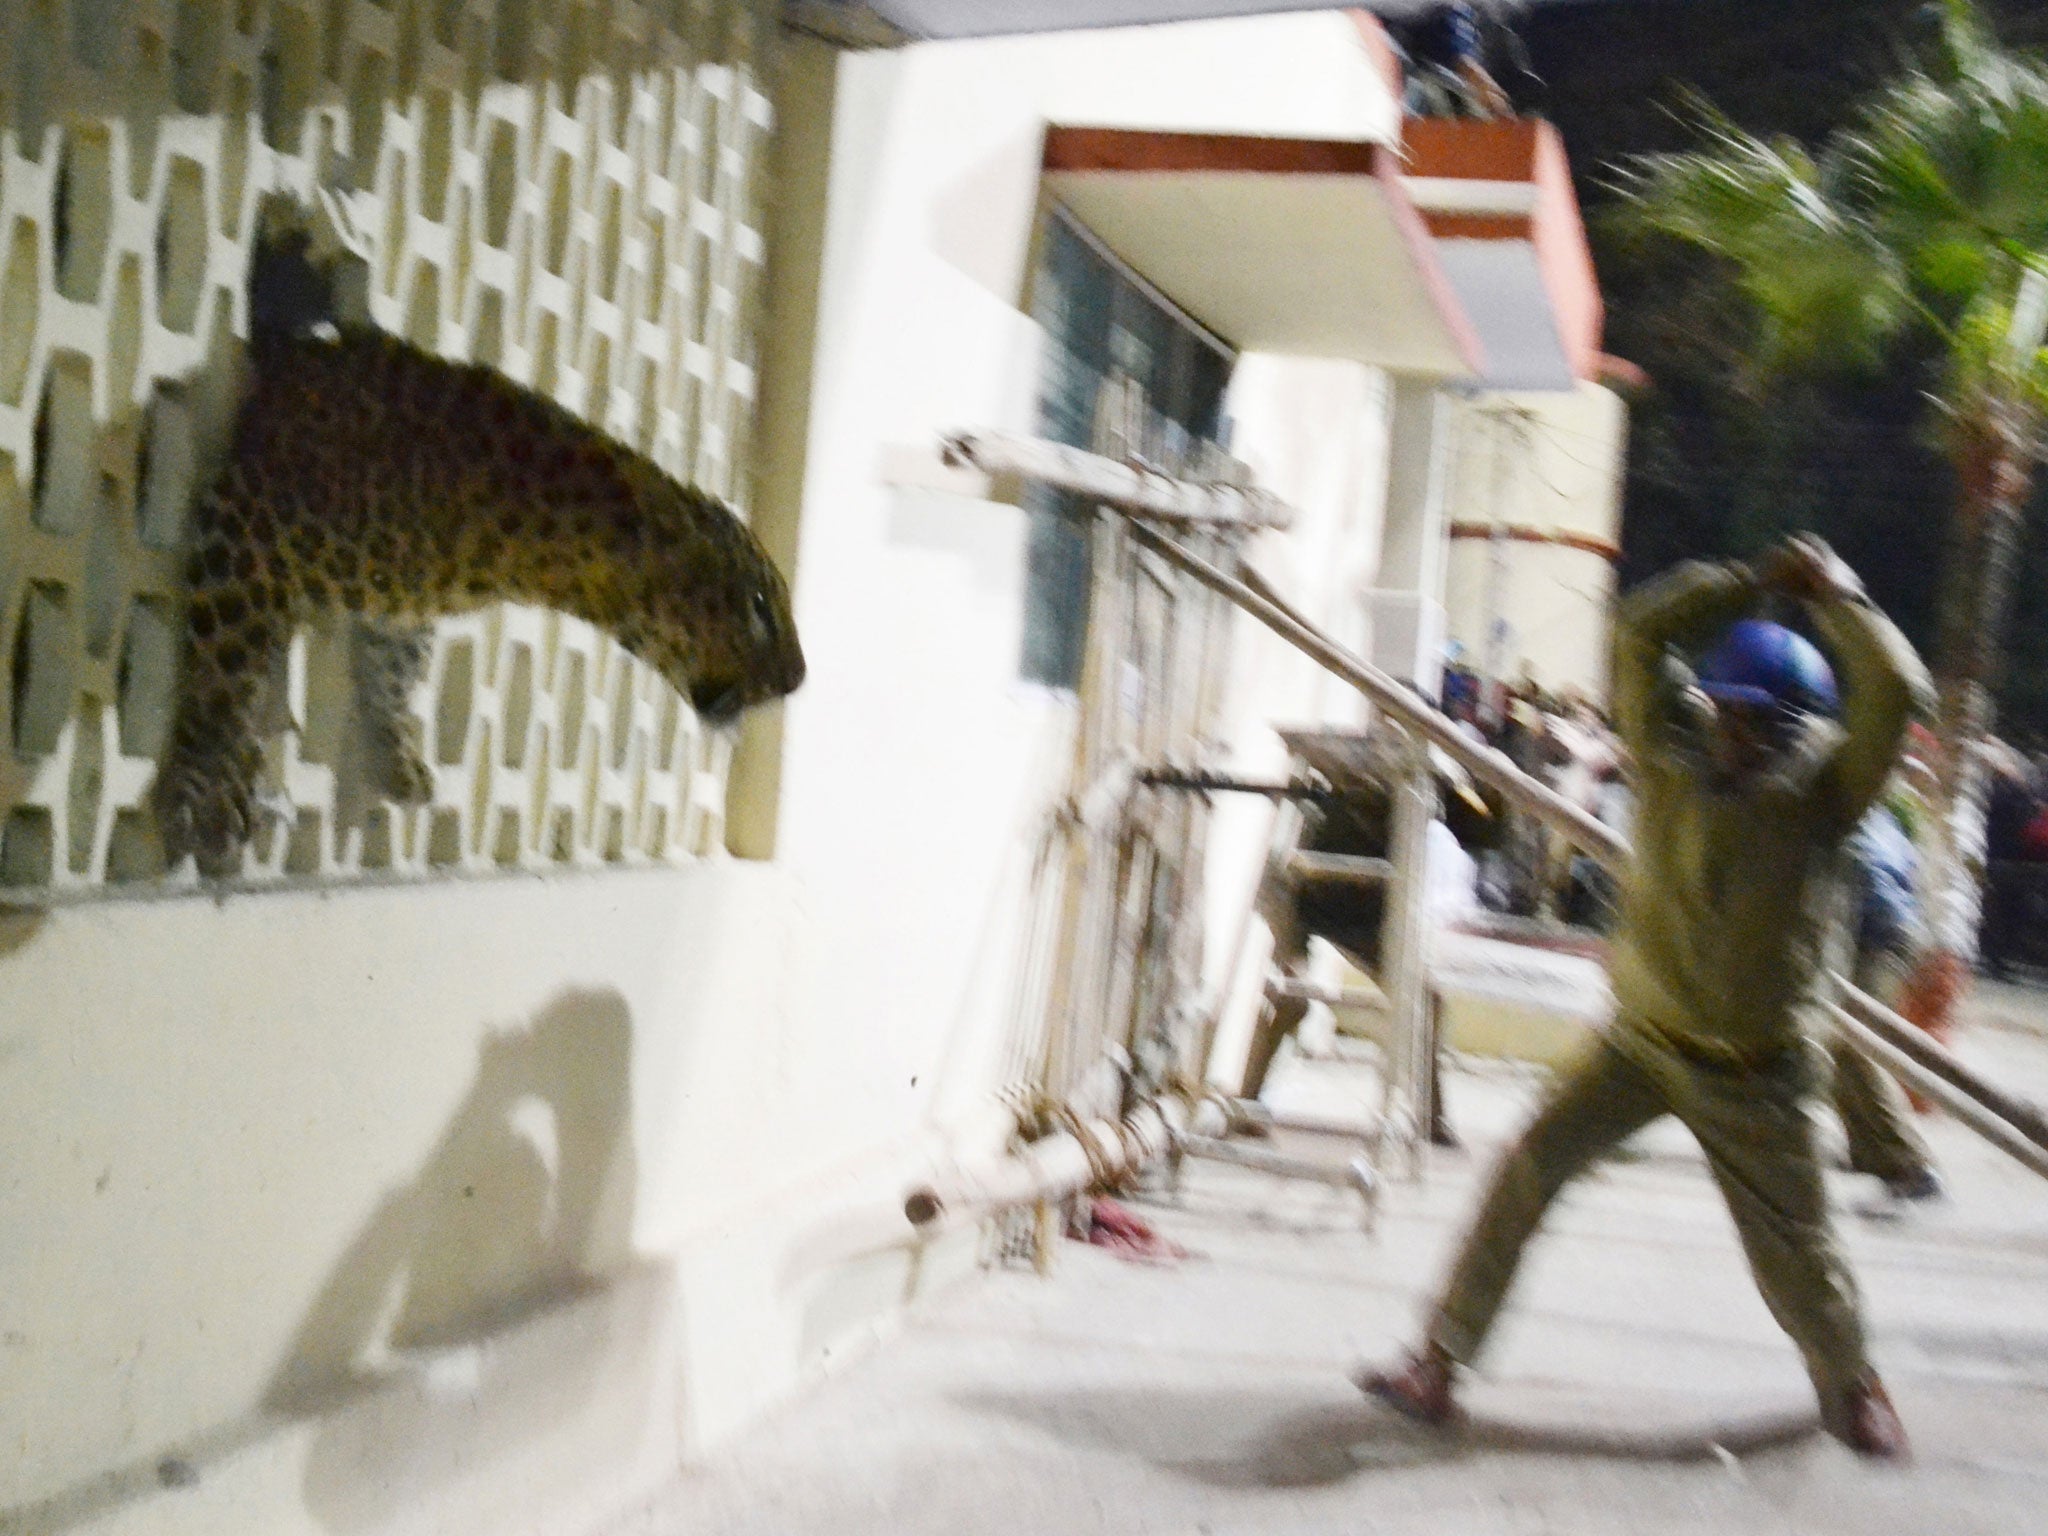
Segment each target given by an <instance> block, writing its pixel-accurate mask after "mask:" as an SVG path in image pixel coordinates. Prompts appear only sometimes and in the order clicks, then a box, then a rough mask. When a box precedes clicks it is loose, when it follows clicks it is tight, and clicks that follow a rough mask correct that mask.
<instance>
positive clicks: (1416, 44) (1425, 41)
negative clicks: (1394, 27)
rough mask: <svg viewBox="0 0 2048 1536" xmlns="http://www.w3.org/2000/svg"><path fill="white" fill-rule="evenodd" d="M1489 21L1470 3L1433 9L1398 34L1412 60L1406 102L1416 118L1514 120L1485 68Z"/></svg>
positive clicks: (1462, 1)
mask: <svg viewBox="0 0 2048 1536" xmlns="http://www.w3.org/2000/svg"><path fill="white" fill-rule="evenodd" d="M1484 28H1485V18H1483V17H1482V16H1481V14H1480V12H1479V11H1478V9H1477V8H1476V7H1474V6H1472V5H1470V4H1467V3H1466V0H1450V3H1448V4H1440V5H1435V6H1432V7H1431V8H1430V9H1429V10H1428V11H1426V12H1425V13H1424V14H1423V15H1422V16H1421V17H1420V18H1419V19H1418V20H1416V21H1414V22H1413V23H1411V24H1409V25H1408V26H1406V27H1404V28H1402V29H1401V30H1400V32H1399V33H1398V34H1397V38H1396V40H1397V42H1398V44H1399V46H1400V48H1401V51H1402V52H1403V53H1404V54H1405V55H1406V56H1407V62H1408V88H1407V96H1406V100H1405V102H1404V105H1405V106H1406V108H1407V110H1408V111H1409V112H1410V113H1411V114H1412V115H1414V116H1416V117H1512V116H1513V115H1514V110H1515V109H1514V107H1513V105H1512V104H1511V103H1510V102H1509V101H1508V95H1507V92H1506V91H1504V90H1502V89H1501V87H1500V82H1499V81H1497V80H1495V79H1494V78H1493V76H1492V74H1490V73H1489V72H1488V70H1487V68H1486V62H1485V60H1486V40H1485V32H1484Z"/></svg>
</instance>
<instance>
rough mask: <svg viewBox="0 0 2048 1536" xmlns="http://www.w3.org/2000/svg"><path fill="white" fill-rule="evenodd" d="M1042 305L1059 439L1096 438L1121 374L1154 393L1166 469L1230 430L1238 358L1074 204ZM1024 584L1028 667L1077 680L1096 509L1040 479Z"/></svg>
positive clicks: (1068, 682) (1054, 240)
mask: <svg viewBox="0 0 2048 1536" xmlns="http://www.w3.org/2000/svg"><path fill="white" fill-rule="evenodd" d="M1033 294H1034V297H1033V302H1032V314H1033V317H1034V318H1035V319H1036V320H1037V321H1038V323H1039V324H1040V325H1042V326H1043V327H1044V328H1045V337H1046V348H1045V365H1044V370H1043V372H1042V374H1041V375H1040V379H1039V401H1038V430H1039V432H1040V433H1041V434H1042V435H1043V436H1045V437H1048V438H1050V439H1052V440H1053V441H1054V442H1060V443H1067V444H1070V445H1071V446H1073V447H1076V448H1091V447H1093V446H1095V441H1094V439H1095V400H1096V396H1097V394H1098V393H1099V392H1100V390H1101V388H1102V385H1103V384H1104V382H1105V381H1106V380H1108V379H1109V378H1111V377H1112V376H1114V375H1123V376H1125V377H1127V378H1131V379H1134V380H1136V381H1137V382H1138V384H1139V385H1140V386H1142V387H1143V389H1144V391H1145V398H1146V400H1147V402H1148V403H1149V405H1150V408H1151V414H1152V421H1151V430H1150V431H1149V432H1148V433H1147V436H1148V439H1150V440H1152V441H1154V442H1156V443H1157V445H1158V448H1157V453H1158V456H1159V457H1160V458H1161V459H1162V460H1164V461H1165V462H1163V463H1162V464H1161V465H1160V467H1161V468H1164V469H1167V470H1169V471H1171V470H1174V469H1177V468H1179V467H1180V465H1179V461H1180V460H1182V459H1183V458H1184V457H1185V456H1186V454H1187V451H1188V450H1189V449H1190V448H1191V447H1193V446H1194V445H1195V444H1197V443H1200V442H1203V441H1211V442H1213V441H1216V440H1218V438H1219V437H1220V435H1221V427H1222V409H1223V391H1224V387H1225V386H1226V385H1227V384H1228V383H1229V382H1230V369H1231V365H1232V363H1233V362H1234V361H1235V360H1236V354H1235V353H1233V352H1232V351H1231V350H1230V349H1229V348H1228V347H1226V346H1225V345H1224V344H1223V343H1222V342H1220V341H1218V340H1217V339H1216V338H1215V337H1214V336H1212V335H1210V334H1209V333H1208V332H1207V331H1205V330H1203V329H1202V328H1201V327H1200V326H1199V325H1197V324H1196V323H1195V322H1194V321H1193V320H1191V319H1190V318H1189V317H1188V316H1187V315H1185V314H1183V313H1182V312H1181V311H1180V310H1178V309H1176V308H1175V307H1174V306H1173V305H1172V303H1170V302H1169V301H1168V300H1167V299H1166V298H1165V297H1164V296H1163V295H1161V294H1159V293H1158V292H1156V291H1155V290H1154V289H1153V288H1151V287H1150V286H1149V285H1148V284H1147V283H1146V282H1145V281H1144V279H1142V278H1141V277H1139V276H1138V275H1137V274H1136V273H1135V272H1133V271H1132V270H1131V269H1130V268H1129V267H1127V266H1125V265H1124V264H1123V263H1122V262H1120V261H1118V260H1117V259H1116V258H1115V257H1114V256H1112V255H1110V253H1109V252H1108V251H1107V250H1106V249H1105V248H1104V247H1103V245H1102V243H1101V242H1100V241H1099V240H1097V239H1095V237H1094V236H1092V235H1090V234H1089V233H1088V231H1087V230H1086V229H1084V228H1083V227H1082V226H1081V225H1080V224H1079V223H1077V222H1076V221H1075V220H1074V218H1073V216H1072V215H1070V214H1069V213H1067V212H1066V211H1065V210H1064V209H1054V210H1053V213H1052V217H1051V219H1050V220H1049V222H1048V227H1047V230H1046V237H1045V240H1044V242H1043V243H1042V246H1041V255H1040V259H1039V264H1038V270H1037V272H1036V274H1035V277H1034V282H1033ZM1025 508H1026V510H1027V512H1028V513H1029V516H1030V544H1029V556H1028V561H1027V566H1026V573H1025V594H1024V656H1023V673H1024V676H1025V677H1026V678H1028V679H1030V680H1031V681H1033V682H1040V683H1050V684H1052V685H1053V686H1054V687H1059V688H1074V687H1078V686H1079V684H1080V681H1081V665H1082V658H1083V656H1084V654H1085V650H1086V647H1085V641H1086V638H1087V633H1088V595H1089V578H1090V565H1091V560H1090V549H1091V545H1090V541H1089V533H1088V507H1087V504H1086V503H1085V502H1083V501H1081V500H1080V499H1079V498H1077V497H1073V496H1068V495H1063V494H1061V493H1059V492H1056V491H1049V490H1046V489H1044V488H1043V487H1033V488H1032V489H1031V491H1030V492H1029V494H1028V495H1027V498H1026V500H1025Z"/></svg>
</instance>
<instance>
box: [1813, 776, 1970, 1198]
mask: <svg viewBox="0 0 2048 1536" xmlns="http://www.w3.org/2000/svg"><path fill="white" fill-rule="evenodd" d="M1894 793H1895V794H1905V793H1909V791H1908V790H1907V789H1906V786H1905V785H1904V784H1900V785H1899V786H1898V787H1897V788H1896V789H1895V791H1894ZM1844 858H1845V862H1846V864H1847V870H1848V873H1847V878H1846V879H1845V880H1844V882H1843V892H1842V896H1843V900H1842V911H1841V912H1840V914H1839V916H1838V918H1837V925H1836V931H1835V935H1834V937H1833V940H1832V943H1831V946H1830V947H1831V950H1832V953H1831V954H1830V955H1829V957H1828V966H1829V969H1831V970H1835V971H1840V972H1842V973H1843V974H1844V975H1846V976H1847V977H1848V978H1849V980H1850V981H1851V982H1852V983H1853V984H1854V985H1856V986H1857V987H1859V988H1861V989H1862V990H1863V991H1865V992H1868V993H1869V994H1870V995H1871V996H1872V997H1874V998H1876V999H1877V1000H1878V1001H1879V1002H1881V1003H1883V1004H1884V1005H1885V1006H1887V1007H1891V1006H1893V1005H1894V1004H1895V1003H1896V1001H1897V998H1898V994H1899V989H1900V987H1901V986H1902V985H1903V984H1904V982H1905V979H1906V976H1907V975H1908V973H1909V972H1910V971H1911V970H1912V968H1913V962H1914V961H1915V959H1916V958H1917V957H1918V955H1919V953H1920V950H1921V948H1922V947H1923V945H1924V944H1925V942H1926V925H1925V923H1924V922H1923V921H1922V918H1921V912H1920V899H1919V893H1918V890H1917V889H1916V882H1917V877H1918V872H1919V856H1918V854H1917V853H1916V852H1915V850H1914V847H1913V840H1912V838H1911V836H1910V835H1909V834H1908V832H1907V828H1906V825H1905V823H1904V822H1902V821H1901V819H1900V816H1899V811H1898V809H1897V808H1895V806H1894V804H1893V803H1892V801H1891V800H1890V799H1887V800H1885V801H1881V802H1879V803H1878V804H1876V805H1874V806H1872V807H1871V808H1870V810H1869V811H1868V812H1866V813H1865V815H1864V817H1863V820H1862V821H1860V822H1858V823H1857V825H1856V830H1855V832H1854V833H1852V834H1851V835H1850V838H1849V842H1848V846H1847V848H1846V849H1845V852H1844ZM1828 1056H1829V1064H1830V1067H1831V1068H1832V1071H1833V1073H1834V1102H1835V1113H1836V1114H1837V1115H1839V1116H1840V1117H1841V1121H1842V1129H1843V1131H1844V1132H1846V1133H1847V1136H1848V1142H1849V1146H1848V1154H1849V1158H1848V1160H1849V1167H1850V1169H1851V1170H1852V1171H1853V1172H1856V1173H1865V1174H1869V1175H1871V1176H1873V1177H1875V1178H1877V1179H1879V1180H1881V1181H1882V1182H1883V1184H1884V1187H1885V1193H1886V1194H1887V1195H1888V1196H1889V1197H1890V1199H1891V1201H1892V1202H1894V1204H1893V1206H1892V1207H1891V1208H1889V1209H1881V1210H1878V1211H1874V1212H1872V1214H1895V1212H1896V1210H1897V1208H1898V1207H1900V1206H1903V1205H1905V1204H1909V1203H1915V1202H1920V1201H1926V1200H1938V1199H1940V1198H1941V1196H1942V1194H1943V1193H1944V1191H1943V1187H1942V1182H1941V1175H1940V1174H1939V1173H1937V1172H1936V1171H1935V1167H1934V1155H1933V1153H1932V1152H1930V1151H1929V1150H1928V1146H1927V1142H1926V1140H1925V1138H1923V1137H1922V1136H1921V1135H1920V1133H1919V1131H1918V1130H1917V1129H1915V1128H1914V1125H1913V1116H1912V1110H1911V1108H1910V1107H1909V1106H1908V1104H1907V1101H1906V1095H1905V1091H1904V1090H1903V1089H1901V1088H1900V1087H1899V1085H1898V1084H1897V1083H1896V1082H1894V1081H1893V1080H1892V1079H1891V1077H1890V1076H1889V1074H1887V1073H1886V1072H1885V1071H1884V1070H1883V1069H1882V1068H1880V1067H1879V1066H1877V1064H1876V1063H1874V1062H1873V1061H1871V1059H1870V1058H1869V1057H1867V1056H1865V1055H1864V1054H1863V1053H1862V1052H1861V1051H1859V1050H1857V1049H1856V1048H1855V1047H1854V1046H1852V1045H1850V1044H1849V1043H1848V1041H1847V1040H1845V1039H1844V1038H1842V1036H1841V1035H1840V1034H1839V1033H1833V1032H1830V1038H1829V1042H1828Z"/></svg>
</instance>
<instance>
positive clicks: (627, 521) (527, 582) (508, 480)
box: [150, 326, 806, 879]
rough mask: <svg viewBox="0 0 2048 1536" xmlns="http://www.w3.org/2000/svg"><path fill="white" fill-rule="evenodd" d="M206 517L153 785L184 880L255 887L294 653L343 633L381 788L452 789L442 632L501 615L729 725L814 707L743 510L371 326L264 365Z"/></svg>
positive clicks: (542, 401)
mask: <svg viewBox="0 0 2048 1536" xmlns="http://www.w3.org/2000/svg"><path fill="white" fill-rule="evenodd" d="M241 389H242V394H241V398H240V402H239V408H238V409H237V410H236V412H235V414H234V417H233V424H232V429H231V433H230V435H229V438H228V440H227V447H226V454H225V461H224V463H223V464H222V467H221V468H220V471H219V473H218V474H217V475H216V476H215V477H214V478H213V480H212V481H211V484H210V489H209V490H208V491H207V492H206V494H205V495H204V496H202V497H201V498H200V500H199V503H198V505H197V506H196V507H195V509H194V513H193V524H192V532H191V545H190V553H189V558H188V562H187V572H186V589H187V606H186V617H185V625H184V635H183V665H182V668H181V674H180V684H179V693H178V702H177V705H176V708H175V712H174V715H173V719H172V724H171V730H170V735H169V739H168V744H167V746H166V749H165V752H164V755H163V758H162V760H161V762H160V765H159V768H158V771H157V774H156V778H155V780H154V782H153V784H152V786H151V790H150V802H151V805H152V808H153V810H154V813H155V822H156V827H157V832H158V837H159V840H160V843H161V846H162V851H163V856H164V860H165V864H166V867H167V868H171V869H176V868H178V867H180V866H181V865H182V864H183V862H184V861H185V859H186V858H187V857H188V856H189V857H190V858H191V859H192V860H193V861H194V862H195V864H196V866H197V870H198V873H199V874H200V875H201V876H202V877H206V878H211V879H221V878H226V877H230V876H232V875H234V874H235V873H237V872H238V871H239V870H240V868H241V867H242V861H243V856H244V850H245V848H246V847H247V845H248V844H249V843H250V841H251V840H252V839H253V838H254V837H255V836H256V835H257V834H258V832H259V831H260V820H259V816H260V812H261V809H262V807H261V804H260V800H259V780H260V776H261V771H262V766H263V759H264V741H265V737H266V734H267V733H268V731H269V730H270V729H271V728H273V727H274V725H275V722H276V717H277V703H278V701H277V699H276V698H275V696H274V695H275V691H276V679H277V678H278V677H280V676H281V675H282V673H283V658H284V654H285V651H286V648H287V647H288V646H289V645H290V643H291V639H292V636H293V634H294V633H295V632H296V631H297V630H298V629H300V628H301V627H306V626H310V625H313V624H316V623H321V622H327V621H330V620H332V619H333V618H334V617H336V616H337V615H341V616H347V617H348V618H349V621H350V622H351V623H353V624H354V625H355V626H356V628H355V634H354V640H353V646H352V657H351V670H352V672H353V674H354V682H355V685H356V694H357V698H356V708H357V713H358V718H359V721H360V725H361V729H362V731H363V734H364V740H365V743H366V745H367V747H368V748H369V751H368V756H367V761H368V763H369V764H370V769H369V772H370V774H371V776H372V777H374V778H375V779H378V780H381V781H382V784H381V792H382V793H383V794H384V795H386V796H387V797H388V798H389V799H391V800H392V801H394V802H396V803H397V804H400V805H417V804H422V803H425V802H426V801H427V800H428V799H430V798H431V796H432V793H433V774H432V770H431V768H430V767H429V766H428V764H427V762H426V760H425V757H424V755H423V753H422V750H421V749H422V742H423V730H422V727H421V724H420V722H419V720H418V719H417V717H416V716H414V715H413V713H412V711H411V706H410V699H411V694H412V690H413V686H414V684H416V683H417V682H418V681H419V680H420V678H422V677H423V676H424V673H425V668H426V665H427V661H428V658H429V655H430V648H431V625H432V622H433V621H434V620H435V619H436V618H438V617H440V616H442V615H446V614H454V613H461V612H465V611H469V610H473V609H476V608H480V607H483V606H485V605H488V604H493V603H500V602H509V603H520V604H530V605H533V606H538V607H544V608H552V609H556V610H558V611H560V612H562V613H565V614H569V615H571V616H573V617H575V618H578V619H582V620H585V621H586V622H588V623H590V624H591V625H593V626H594V627H596V628H597V629H599V630H602V631H604V632H606V633H608V634H610V635H611V636H613V637H614V638H615V639H616V640H617V641H618V642H619V643H620V644H621V645H622V646H623V647H624V648H625V649H626V650H627V651H629V652H630V653H632V654H633V655H634V656H636V657H639V658H640V659H641V660H643V661H645V662H647V663H648V664H649V665H650V666H651V667H653V668H654V669H655V671H656V672H658V673H659V674H660V675H661V677H662V678H664V679H665V680H666V681H667V682H668V683H669V685H670V686H672V687H673V688H674V689H675V690H676V691H677V692H678V693H680V694H681V695H682V696H683V698H684V699H686V700H687V701H688V702H689V704H690V705H691V707H692V708H693V709H694V710H695V711H696V713H697V715H698V716H699V718H700V719H702V720H704V721H706V722H707V723H709V724H711V725H712V726H714V727H730V726H731V724H732V723H733V722H734V721H735V720H736V719H737V718H738V716H739V715H740V714H741V713H742V712H743V711H745V710H747V709H749V708H752V707H754V706H756V705H761V704H766V703H769V702H771V701H773V700H776V699H780V698H782V697H784V696H785V695H787V694H790V693H792V692H794V691H795V690H796V689H797V688H798V687H799V686H800V685H801V684H802V683H803V681H804V677H805V672H806V662H805V657H804V651H803V647H802V645H801V643H800V641H799V639H798V636H797V628H796V622H795V617H794V613H793V610H792V603H791V596H790V589H789V585H788V582H787V581H786V580H785V579H784V577H783V575H782V573H781V572H780V571H779V570H778V569H777V567H776V565H775V562H774V560H773V559H771V558H770V556H769V554H768V552H767V550H766V549H765V548H764V547H763V545H762V543H761V541H760V539H759V538H758V537H756V535H755V534H754V532H753V531H752V530H751V529H750V528H749V527H748V526H747V524H746V523H745V522H744V521H742V520H741V518H740V517H739V516H738V515H737V514H736V513H735V512H734V511H733V510H732V508H731V507H730V506H728V505H727V504H726V503H725V502H724V501H722V500H720V499H719V498H717V497H715V496H713V495H711V494H710V493H709V492H707V491H705V490H702V489H701V488H699V487H697V486H694V485H691V484H687V483H685V482H683V481H681V480H678V479H677V478H675V477H674V476H672V475H670V474H669V473H668V472H667V471H665V470H664V469H662V468H661V467H660V466H659V465H658V464H656V463H655V462H654V461H653V460H652V459H651V458H649V457H648V456H646V455H645V454H642V453H640V452H638V451H636V450H634V449H633V448H631V447H629V446H628V445H626V444H625V443H623V442H621V441H619V440H618V439H616V438H614V437H612V436H610V435H609V434H607V433H605V432H603V431H602V430H600V429H599V428H597V427H595V426H593V425H592V424H591V423H589V422H587V421H585V420H584V419H583V418H581V417H579V416H577V415H575V414H574V413H573V412H571V411H569V410H568V409H566V408H565V407H563V406H561V405H559V404H558V403H556V402H555V401H554V400H552V399H550V398H548V397H547V396H545V395H542V394H540V393H538V392H536V391H535V390H532V389H529V388H526V387H524V386H522V385H520V384H519V383H517V382H516V381H515V380H513V379H512V378H510V377H509V376H508V375H506V374H505V373H503V372H502V371H500V370H498V369H496V368H493V367H490V366H487V365H484V364H480V363H465V362H459V361H455V360H451V359H448V358H445V357H442V356H440V355H437V354H435V353H431V352H429V351H427V350H425V349H424V348H421V347H419V346H417V345H414V344H413V343H411V342H409V341H406V340H403V339H401V338H399V337H397V336H394V335H392V334H390V333H388V332H384V331H381V330H377V329H375V328H370V327H363V328H355V327H351V328H348V329H336V328H334V327H331V326H329V327H321V328H318V329H316V330H313V331H270V332H264V333H260V334H257V335H255V336H252V337H251V339H250V340H249V342H248V343H247V346H246V357H245V360H244V364H243V383H242V385H241Z"/></svg>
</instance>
